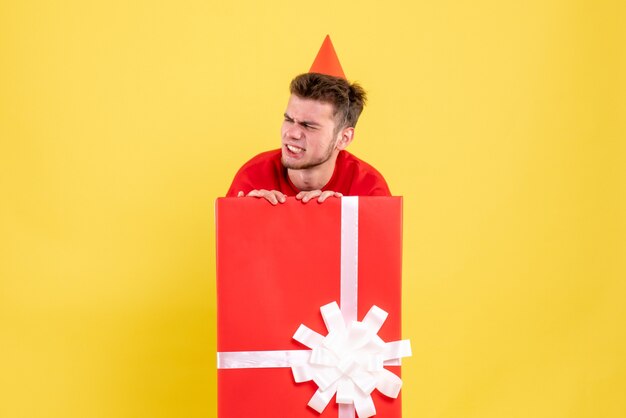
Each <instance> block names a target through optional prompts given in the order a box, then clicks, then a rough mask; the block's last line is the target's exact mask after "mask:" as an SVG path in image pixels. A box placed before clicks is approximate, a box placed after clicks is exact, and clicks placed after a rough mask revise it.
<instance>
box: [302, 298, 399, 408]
mask: <svg viewBox="0 0 626 418" xmlns="http://www.w3.org/2000/svg"><path fill="white" fill-rule="evenodd" d="M320 311H321V312H322V318H324V323H325V324H326V328H327V329H328V335H326V337H322V336H321V335H320V334H318V333H317V332H315V331H313V330H311V329H309V328H307V327H306V325H300V327H299V328H298V330H297V331H296V333H295V334H294V336H293V338H294V339H295V340H296V341H298V342H300V343H302V344H304V345H305V346H307V347H309V348H311V355H310V357H309V358H308V359H307V360H305V361H303V362H302V363H299V364H295V365H293V366H292V367H291V370H292V372H293V377H294V379H295V381H296V382H297V383H300V382H308V381H311V380H312V381H314V382H315V384H316V385H317V386H318V390H317V392H315V394H314V395H313V397H312V398H311V400H310V401H309V404H308V405H309V406H310V407H311V408H313V409H315V410H316V411H317V412H319V413H322V412H323V411H324V409H325V408H326V406H327V405H328V403H329V402H330V400H331V399H332V397H333V395H335V394H336V395H337V397H336V401H337V403H338V404H344V405H354V408H355V409H356V413H357V414H358V416H359V418H367V417H371V416H373V415H375V414H376V408H375V407H374V401H373V400H372V397H371V396H370V394H371V393H372V392H373V391H374V389H377V390H378V391H379V392H381V393H382V394H383V395H385V396H388V397H390V398H396V397H398V393H399V392H400V388H401V387H402V380H401V379H400V378H399V377H398V376H396V375H395V374H393V373H391V372H390V371H389V370H387V369H385V368H384V367H383V366H384V365H385V364H386V362H388V361H390V360H399V359H400V358H402V357H408V356H410V355H411V343H410V342H409V341H408V340H403V341H395V342H391V343H385V342H384V341H383V340H382V339H381V338H380V337H379V336H378V335H377V334H378V331H379V330H380V327H381V326H382V325H383V323H384V322H385V319H387V312H385V311H383V310H382V309H380V308H379V307H377V306H372V308H371V309H370V310H369V312H368V313H367V315H365V318H363V321H361V322H358V321H352V322H350V323H349V325H346V323H345V321H344V319H343V315H342V311H341V310H340V309H339V306H338V305H337V303H336V302H332V303H329V304H328V305H324V306H322V307H321V308H320ZM343 409H345V410H346V416H347V414H350V413H352V414H354V412H350V410H349V408H343ZM340 416H341V415H340ZM352 416H354V415H352Z"/></svg>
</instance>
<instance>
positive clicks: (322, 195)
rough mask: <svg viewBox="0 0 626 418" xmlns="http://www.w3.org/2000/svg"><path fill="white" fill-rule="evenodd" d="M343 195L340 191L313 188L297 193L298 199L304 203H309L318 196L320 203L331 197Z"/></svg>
mask: <svg viewBox="0 0 626 418" xmlns="http://www.w3.org/2000/svg"><path fill="white" fill-rule="evenodd" d="M342 196H343V195H342V194H341V193H339V192H333V191H331V190H326V191H324V192H323V191H321V190H311V191H308V192H300V193H298V194H297V195H296V199H298V200H301V201H302V203H307V202H308V201H310V200H312V199H315V198H317V201H318V203H322V202H324V201H325V200H326V199H328V198H329V197H342Z"/></svg>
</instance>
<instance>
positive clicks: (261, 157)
mask: <svg viewBox="0 0 626 418" xmlns="http://www.w3.org/2000/svg"><path fill="white" fill-rule="evenodd" d="M280 164H281V163H280V149H275V150H271V151H265V152H262V153H260V154H257V155H255V156H254V157H252V158H251V159H249V160H248V161H247V162H246V163H245V164H244V165H242V166H241V168H240V169H239V172H242V171H248V170H255V169H266V168H267V167H268V165H270V166H273V165H280Z"/></svg>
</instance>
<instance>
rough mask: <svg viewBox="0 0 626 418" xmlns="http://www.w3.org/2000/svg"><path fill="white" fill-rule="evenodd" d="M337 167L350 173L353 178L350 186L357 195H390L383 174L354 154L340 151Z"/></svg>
mask: <svg viewBox="0 0 626 418" xmlns="http://www.w3.org/2000/svg"><path fill="white" fill-rule="evenodd" d="M337 168H338V169H339V170H340V171H342V172H344V173H350V176H351V177H352V179H353V184H352V187H353V188H355V190H354V191H355V192H357V193H358V195H368V196H391V192H390V190H389V186H387V182H386V181H385V178H384V177H383V175H382V174H381V173H380V172H379V171H378V170H377V169H376V168H374V167H373V166H372V165H371V164H369V163H367V162H365V161H363V160H362V159H360V158H358V157H356V156H355V155H354V154H351V153H349V152H348V151H345V150H344V151H341V152H340V153H339V155H338V156H337Z"/></svg>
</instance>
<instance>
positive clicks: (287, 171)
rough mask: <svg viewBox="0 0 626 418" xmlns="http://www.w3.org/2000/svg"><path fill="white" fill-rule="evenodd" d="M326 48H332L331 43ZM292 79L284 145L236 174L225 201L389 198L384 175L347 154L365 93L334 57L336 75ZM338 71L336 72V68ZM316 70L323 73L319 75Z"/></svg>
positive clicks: (304, 76)
mask: <svg viewBox="0 0 626 418" xmlns="http://www.w3.org/2000/svg"><path fill="white" fill-rule="evenodd" d="M327 41H328V45H330V48H331V49H332V44H330V39H329V38H327ZM325 45H327V42H326V41H325V44H324V45H322V50H320V53H319V54H318V57H317V58H316V62H315V63H314V64H313V67H312V69H311V71H312V72H309V73H305V74H301V75H299V76H297V77H296V78H294V79H293V80H292V81H291V85H290V92H291V96H290V98H289V102H288V103H287V109H286V110H285V115H284V116H285V119H284V121H283V125H282V129H281V139H282V144H281V145H282V146H281V148H280V149H278V150H274V151H268V152H264V153H262V154H259V155H257V156H256V157H254V158H252V159H251V160H250V161H248V162H247V163H246V164H244V166H243V167H241V168H240V169H239V171H238V172H237V174H236V175H235V179H234V180H233V183H232V185H231V186H230V189H229V190H228V193H227V195H226V196H227V197H234V196H239V197H242V196H253V197H261V198H265V199H266V200H267V201H269V202H270V203H272V204H274V205H276V204H278V203H283V202H285V200H286V197H287V196H295V197H296V199H299V200H301V201H302V202H304V203H306V202H308V201H310V200H312V199H317V201H318V202H320V203H321V202H324V201H325V200H326V199H327V198H329V197H341V196H343V195H346V196H391V192H390V191H389V187H387V183H386V182H385V179H384V178H383V177H382V175H381V174H380V173H379V172H378V171H376V169H374V168H373V167H372V166H371V165H369V164H367V163H366V162H364V161H362V160H360V159H358V158H356V157H355V156H354V155H352V154H350V153H349V152H348V151H346V150H345V149H346V147H347V146H348V145H349V144H350V143H351V142H352V140H353V139H354V127H355V126H356V123H357V121H358V119H359V116H360V114H361V111H362V110H363V105H364V104H365V100H366V95H365V91H364V90H363V89H362V88H361V86H359V85H358V84H356V83H353V84H350V83H349V82H348V81H347V80H346V79H345V77H344V76H343V70H341V66H340V64H339V61H338V60H337V59H336V55H334V49H332V51H331V52H332V55H333V56H334V61H331V63H332V64H334V65H335V67H334V68H335V69H336V70H335V71H331V72H330V74H328V73H322V72H323V71H320V68H321V69H322V70H324V69H325V68H327V64H326V66H322V67H320V66H317V65H316V63H317V62H318V61H320V56H321V55H322V52H323V51H324V47H325ZM337 68H338V69H337ZM315 70H318V71H319V72H316V71H315Z"/></svg>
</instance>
